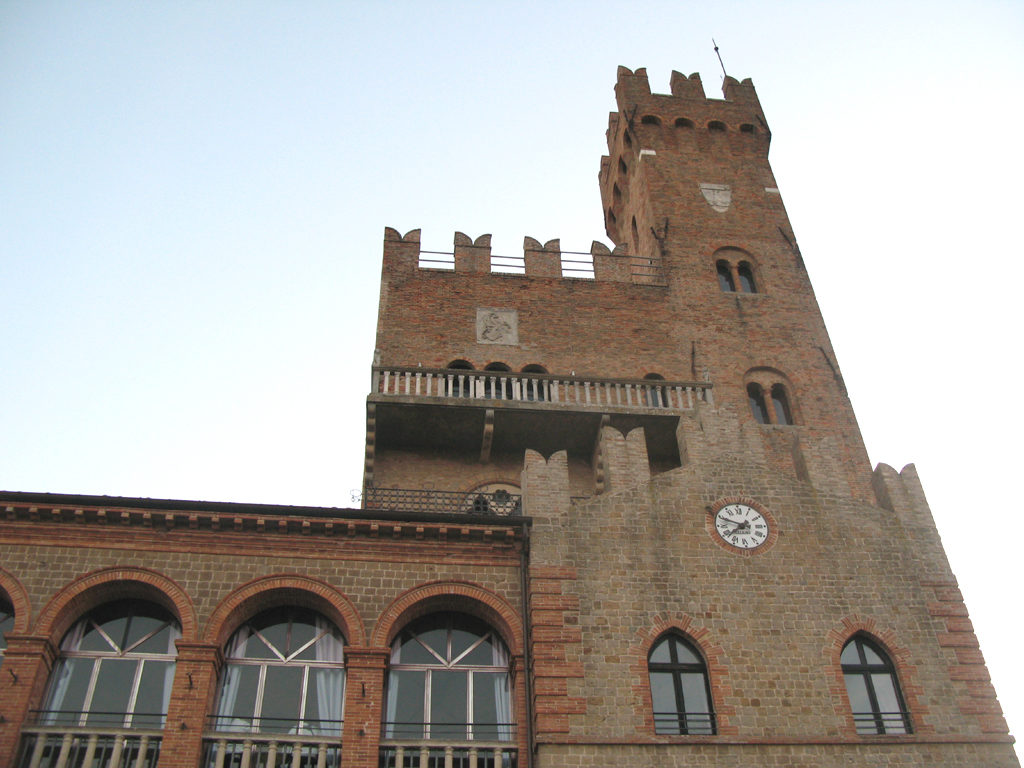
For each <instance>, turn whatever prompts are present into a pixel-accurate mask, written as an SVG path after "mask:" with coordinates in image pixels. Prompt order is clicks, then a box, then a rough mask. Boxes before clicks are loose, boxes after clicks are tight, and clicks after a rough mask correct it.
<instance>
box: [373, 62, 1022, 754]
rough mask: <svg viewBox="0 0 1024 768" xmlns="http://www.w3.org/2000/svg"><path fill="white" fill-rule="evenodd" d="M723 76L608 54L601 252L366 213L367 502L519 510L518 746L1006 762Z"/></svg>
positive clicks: (740, 91)
mask: <svg viewBox="0 0 1024 768" xmlns="http://www.w3.org/2000/svg"><path fill="white" fill-rule="evenodd" d="M723 90H724V99H709V98H707V97H706V96H705V93H704V89H703V86H702V84H701V81H700V78H699V77H698V76H697V75H691V76H690V77H684V76H683V75H680V74H679V73H673V74H672V78H671V84H670V91H671V92H670V94H656V93H651V89H650V86H649V83H648V79H647V74H646V71H645V70H643V69H639V70H636V71H635V72H632V71H630V70H628V69H625V68H621V67H620V69H619V71H618V78H617V82H616V86H615V95H616V106H617V109H616V111H615V112H613V113H612V114H611V115H610V118H609V123H608V131H607V140H608V155H607V156H606V157H604V158H602V159H601V167H600V176H599V180H600V187H601V197H602V205H603V208H604V218H605V224H606V229H607V234H608V237H609V238H610V239H611V240H612V242H613V243H614V244H615V248H614V250H609V249H608V248H606V247H604V246H603V245H601V244H600V243H597V242H595V243H594V245H593V246H592V248H591V251H590V253H589V254H578V253H566V252H562V251H561V250H560V246H559V241H558V240H548V241H546V242H542V241H541V240H540V239H534V238H532V237H526V238H525V241H524V247H523V254H522V255H521V256H519V255H518V254H517V255H514V256H510V255H507V254H502V255H498V254H492V253H491V250H490V236H489V235H480V236H477V237H475V238H474V237H470V236H468V235H466V234H463V233H456V235H455V242H454V247H453V250H452V252H451V253H450V254H435V253H424V252H421V251H420V247H419V232H418V231H416V230H414V231H412V232H409V233H407V234H406V235H404V236H403V235H401V234H400V233H399V232H397V231H395V230H393V229H387V230H386V231H385V240H384V261H383V270H382V278H381V298H380V312H379V319H378V330H377V352H376V355H375V361H374V368H373V389H372V394H371V395H370V397H369V398H368V404H367V410H368V420H367V424H368V431H367V451H366V473H365V488H364V506H365V507H366V508H367V509H374V508H383V509H401V508H411V507H410V505H412V506H416V505H417V504H418V505H419V507H418V508H420V509H428V508H430V506H431V505H433V504H449V505H453V506H452V508H453V509H454V508H461V509H462V510H463V511H465V512H467V513H471V514H496V515H499V516H500V515H504V514H510V513H511V514H517V513H519V512H520V511H521V512H522V513H523V514H524V515H525V516H526V520H527V521H528V522H529V526H528V528H527V529H524V530H526V534H527V535H528V542H527V544H526V546H525V549H526V550H527V551H528V555H524V557H527V559H528V563H526V564H525V567H526V569H527V570H526V573H525V583H526V584H527V585H528V586H527V587H526V591H525V593H524V597H523V606H522V610H523V611H524V624H525V626H526V628H527V633H528V635H529V637H528V639H527V642H526V653H527V657H526V658H525V661H524V663H525V664H526V666H527V667H528V668H529V669H530V670H531V672H532V674H530V675H529V676H528V680H527V681H525V682H524V684H525V685H527V686H528V687H529V690H528V691H527V696H528V709H529V712H530V714H529V715H528V716H529V718H530V723H529V726H530V730H529V739H530V741H531V744H532V748H533V750H535V754H534V755H533V756H532V757H533V759H534V760H535V763H534V764H535V765H539V766H557V765H566V764H570V762H571V761H572V760H574V759H577V757H576V753H577V752H578V751H579V750H580V749H581V747H580V745H583V744H585V745H588V747H587V749H588V752H587V754H588V759H587V762H588V764H591V765H613V764H614V765H623V764H636V765H648V764H655V763H657V764H666V765H683V764H686V765H718V764H732V762H735V761H737V760H741V761H750V760H754V761H756V762H758V763H759V764H764V765H796V764H801V765H803V764H806V765H811V764H813V765H839V764H863V765H880V764H890V762H892V764H897V763H898V764H900V765H922V766H923V765H935V764H943V765H965V766H966V765H981V764H984V765H1016V760H1015V758H1014V756H1013V754H1012V749H1011V747H1010V746H1009V745H1008V744H1009V743H1010V742H1012V739H1009V737H1008V736H1007V735H1006V726H1005V723H1004V721H1003V720H1002V717H1001V714H1000V711H999V706H998V703H997V702H996V699H995V694H994V691H993V690H992V687H991V685H990V684H989V683H988V678H987V672H986V671H985V668H984V663H983V660H982V658H981V656H980V653H978V652H977V650H976V646H977V642H976V639H975V637H974V635H973V630H972V629H971V627H970V623H969V622H968V621H967V620H966V618H965V617H966V609H965V608H964V606H963V603H962V600H961V598H960V595H959V592H958V591H957V588H956V581H955V578H954V577H953V575H952V573H951V572H950V570H949V566H948V563H947V561H946V558H945V555H944V553H943V550H942V546H941V542H940V541H939V538H938V534H937V532H936V530H935V527H934V524H933V522H932V518H931V514H930V512H929V510H928V507H927V503H926V501H925V498H924V494H923V491H922V489H921V487H920V484H919V482H918V480H917V476H916V473H915V471H914V468H913V466H909V467H907V468H905V469H904V470H903V471H902V472H899V473H898V472H896V471H895V470H893V469H891V468H889V467H886V466H884V465H882V466H880V467H879V468H878V469H876V470H874V471H872V469H871V467H870V465H869V462H868V457H867V453H866V450H865V448H864V445H863V440H862V438H861V435H860V432H859V429H858V426H857V422H856V419H855V416H854V413H853V409H852V407H851V404H850V401H849V399H848V397H847V394H846V390H845V387H844V384H843V378H842V375H841V373H840V370H839V365H838V362H837V359H836V355H835V352H834V351H833V349H832V346H831V343H830V341H829V338H828V334H827V331H826V329H825V326H824V322H823V320H822V317H821V314H820V311H819V309H818V307H817V303H816V301H815V297H814V293H813V290H812V288H811V285H810V282H809V279H808V276H807V272H806V270H805V267H804V260H803V256H802V255H801V253H800V250H799V248H798V247H797V244H796V242H797V241H796V237H795V235H794V233H793V231H792V228H791V226H790V223H789V219H788V217H787V215H786V211H785V208H784V206H783V203H782V198H781V195H780V191H779V189H778V187H777V186H776V183H775V179H774V176H773V174H772V170H771V167H770V165H769V162H768V149H769V143H770V138H771V133H770V130H769V128H768V122H767V120H766V119H765V116H764V114H763V111H762V109H761V104H760V102H759V100H758V97H757V94H756V92H755V90H754V86H753V84H752V83H751V81H750V80H744V81H742V82H738V81H736V80H735V79H733V78H726V80H725V83H724V88H723ZM520 497H521V500H520ZM520 505H521V506H520ZM741 745H746V746H742V747H741ZM752 745H754V748H755V749H756V751H757V758H756V759H755V758H752V757H750V752H749V749H750V748H751V746H752ZM811 745H815V746H811ZM897 745H898V746H899V749H898V750H894V749H893V747H894V746H897ZM743 749H746V750H748V751H746V752H743V751H742V750H743ZM737 750H738V751H737ZM734 752H735V754H734ZM594 755H597V756H598V757H596V758H595V757H594ZM740 755H743V757H740ZM850 761H852V763H850Z"/></svg>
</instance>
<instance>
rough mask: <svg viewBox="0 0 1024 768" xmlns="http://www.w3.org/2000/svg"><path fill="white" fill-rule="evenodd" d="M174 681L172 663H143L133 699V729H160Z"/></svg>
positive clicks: (152, 661)
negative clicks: (137, 689) (137, 690)
mask: <svg viewBox="0 0 1024 768" xmlns="http://www.w3.org/2000/svg"><path fill="white" fill-rule="evenodd" d="M173 679H174V662H173V661H155V660H153V659H149V660H147V661H145V662H143V665H142V677H141V678H139V692H138V694H137V695H136V697H135V707H134V708H133V710H132V711H133V712H135V713H137V714H135V715H134V716H133V717H132V726H134V727H135V728H160V727H162V726H163V723H164V717H163V716H164V715H166V714H167V702H168V700H169V699H170V696H171V682H172V681H173Z"/></svg>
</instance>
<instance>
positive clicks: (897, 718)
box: [839, 635, 910, 736]
mask: <svg viewBox="0 0 1024 768" xmlns="http://www.w3.org/2000/svg"><path fill="white" fill-rule="evenodd" d="M839 661H840V664H841V665H842V668H843V679H844V681H845V682H846V694H847V696H848V697H849V699H850V709H851V710H853V722H854V724H855V725H856V726H857V733H859V734H862V735H867V736H871V735H884V734H904V733H910V714H909V713H908V712H907V708H906V705H905V704H904V703H903V694H902V693H901V692H900V684H899V681H898V680H897V679H896V669H895V667H894V666H893V663H892V661H891V660H890V659H889V656H888V655H887V654H886V653H885V651H883V650H882V649H881V648H879V647H878V646H877V645H875V644H874V643H873V642H871V641H870V640H868V639H867V638H866V637H864V636H863V635H854V637H853V638H852V639H851V640H850V641H849V642H848V643H847V644H846V645H845V646H844V647H843V652H842V655H841V656H840V657H839Z"/></svg>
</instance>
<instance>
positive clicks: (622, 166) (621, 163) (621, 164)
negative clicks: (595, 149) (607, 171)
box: [619, 157, 629, 176]
mask: <svg viewBox="0 0 1024 768" xmlns="http://www.w3.org/2000/svg"><path fill="white" fill-rule="evenodd" d="M628 170H629V168H628V167H627V166H626V161H625V160H623V159H622V158H621V157H620V158H619V173H621V174H622V175H623V176H625V175H626V171H628Z"/></svg>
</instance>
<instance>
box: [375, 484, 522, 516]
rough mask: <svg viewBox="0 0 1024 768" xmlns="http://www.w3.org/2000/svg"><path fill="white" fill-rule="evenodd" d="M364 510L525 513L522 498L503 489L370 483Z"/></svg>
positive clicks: (513, 514)
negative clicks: (441, 488) (466, 489)
mask: <svg viewBox="0 0 1024 768" xmlns="http://www.w3.org/2000/svg"><path fill="white" fill-rule="evenodd" d="M363 509H383V510H388V511H391V512H432V513H440V514H450V515H460V514H472V515H497V516H500V517H518V516H519V515H521V514H522V510H523V497H522V496H521V495H519V494H517V493H509V492H508V491H503V490H497V491H494V492H492V493H475V492H471V493H466V492H464V491H435V490H430V489H421V490H420V489H411V488H375V487H373V486H372V485H371V486H367V487H366V490H365V491H364V493H363Z"/></svg>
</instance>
